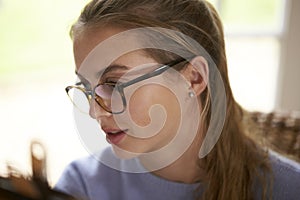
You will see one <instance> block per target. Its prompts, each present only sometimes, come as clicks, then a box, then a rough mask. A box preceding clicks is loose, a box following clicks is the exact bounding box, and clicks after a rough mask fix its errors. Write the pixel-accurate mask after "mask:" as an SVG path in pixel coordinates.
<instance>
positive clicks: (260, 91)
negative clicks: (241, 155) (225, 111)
mask: <svg viewBox="0 0 300 200" xmlns="http://www.w3.org/2000/svg"><path fill="white" fill-rule="evenodd" d="M210 1H211V2H212V3H213V4H214V5H215V6H216V8H217V9H218V11H219V13H220V15H221V18H222V20H223V23H224V28H225V33H226V48H227V57H228V66H229V76H230V80H231V84H232V89H233V92H234V95H235V97H236V99H237V101H238V102H239V103H240V104H241V105H242V106H243V107H244V108H246V109H248V110H252V111H254V110H257V111H263V112H270V111H273V110H279V111H298V112H299V111H300V92H299V91H300V90H299V87H300V79H299V78H298V76H299V75H300V64H299V62H300V53H299V52H300V38H299V35H300V23H299V20H300V1H299V0H210ZM87 2H88V1H87V0H51V1H47V0H27V1H19V0H0V29H1V30H0V137H1V139H0V173H3V172H5V169H6V164H7V163H10V164H12V165H13V166H15V167H16V168H17V169H19V170H20V171H22V172H24V173H29V172H30V170H31V169H30V164H29V163H30V159H29V143H30V141H31V140H32V139H39V140H40V141H42V143H43V144H44V145H45V146H46V149H47V153H48V175H49V179H50V183H51V184H54V183H55V182H56V181H57V179H58V178H59V176H60V174H61V173H62V170H63V169H64V167H65V166H66V165H67V164H68V163H69V162H70V161H72V160H74V159H76V158H79V157H82V156H84V155H87V154H88V152H87V151H86V150H85V148H84V145H83V144H81V141H80V138H79V136H78V135H77V132H76V128H75V125H74V123H73V115H72V109H73V108H72V104H71V103H70V102H69V99H68V97H67V96H66V94H65V91H64V88H65V86H67V85H70V84H72V83H74V81H75V74H74V67H75V66H74V62H73V57H72V42H71V40H70V38H69V34H68V33H69V28H70V26H71V24H72V23H73V22H74V21H75V20H76V18H77V17H78V15H79V13H80V11H81V9H82V8H83V6H84V5H85V4H86V3H87ZM103 143H105V141H103Z"/></svg>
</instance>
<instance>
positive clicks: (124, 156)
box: [112, 145, 141, 160]
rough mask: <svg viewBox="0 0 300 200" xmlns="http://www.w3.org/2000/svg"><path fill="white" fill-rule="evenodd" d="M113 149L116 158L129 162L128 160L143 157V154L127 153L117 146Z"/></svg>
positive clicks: (113, 146)
mask: <svg viewBox="0 0 300 200" xmlns="http://www.w3.org/2000/svg"><path fill="white" fill-rule="evenodd" d="M112 149H113V152H114V154H115V156H116V157H117V158H120V159H126V160H128V159H132V158H136V157H138V156H139V155H141V153H135V152H130V151H126V150H124V149H122V148H120V147H118V146H116V145H112Z"/></svg>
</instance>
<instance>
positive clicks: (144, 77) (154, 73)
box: [65, 58, 189, 114]
mask: <svg viewBox="0 0 300 200" xmlns="http://www.w3.org/2000/svg"><path fill="white" fill-rule="evenodd" d="M188 60H189V59H185V58H179V59H177V60H173V61H171V62H169V63H167V64H163V65H162V66H160V67H158V68H156V69H155V70H153V71H151V72H148V73H146V74H144V75H141V76H139V77H137V78H134V79H132V80H130V81H127V82H125V83H99V84H98V85H96V86H95V87H94V88H93V89H90V90H88V89H85V88H83V87H80V86H78V85H73V86H67V87H66V88H65V91H66V93H67V95H68V96H69V98H70V99H71V101H72V98H71V97H70V95H69V91H70V90H71V89H79V90H80V91H82V92H83V93H84V94H85V96H86V98H87V99H88V102H89V103H91V100H92V99H95V101H96V102H97V104H98V105H99V106H100V107H101V108H102V109H104V110H105V111H106V112H109V113H111V114H121V113H123V112H124V111H125V110H126V108H127V102H126V98H125V93H124V89H125V88H126V87H128V86H131V85H133V84H135V83H138V82H141V81H143V80H147V79H149V78H152V77H155V76H158V75H160V74H162V73H163V72H165V71H167V70H168V69H170V68H172V67H174V66H176V65H177V64H179V63H182V62H183V61H188ZM100 85H109V86H114V88H115V89H116V90H117V92H119V93H120V95H121V98H122V103H123V109H122V110H121V111H118V112H113V111H112V109H111V108H108V107H107V106H106V105H105V103H104V100H103V99H102V98H101V97H100V96H98V95H97V94H96V93H95V90H96V88H97V87H99V86H100ZM72 103H73V105H74V106H76V107H77V105H75V103H74V102H73V101H72ZM77 108H78V107H77ZM78 109H79V110H80V108H78Z"/></svg>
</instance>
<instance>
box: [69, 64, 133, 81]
mask: <svg viewBox="0 0 300 200" xmlns="http://www.w3.org/2000/svg"><path fill="white" fill-rule="evenodd" d="M129 69H130V68H129V67H127V66H125V65H118V64H114V65H110V66H108V67H107V68H105V69H103V70H100V71H99V72H97V73H96V75H95V77H96V78H98V77H99V76H100V75H103V74H106V73H108V72H112V71H117V70H129ZM75 74H76V75H77V76H78V77H80V78H83V79H85V78H84V76H83V75H81V74H80V73H79V72H78V71H77V70H75ZM85 80H86V79H85Z"/></svg>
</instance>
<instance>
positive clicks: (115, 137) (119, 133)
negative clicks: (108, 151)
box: [103, 129, 128, 145]
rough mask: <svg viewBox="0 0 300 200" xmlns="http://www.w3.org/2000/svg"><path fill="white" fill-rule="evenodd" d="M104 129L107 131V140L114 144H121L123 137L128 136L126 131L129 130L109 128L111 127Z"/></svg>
mask: <svg viewBox="0 0 300 200" xmlns="http://www.w3.org/2000/svg"><path fill="white" fill-rule="evenodd" d="M103 131H104V132H105V133H106V140H107V141H108V142H109V143H112V144H115V145H116V144H119V143H120V142H121V141H122V139H123V138H124V137H125V136H126V132H127V131H128V130H109V129H103Z"/></svg>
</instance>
